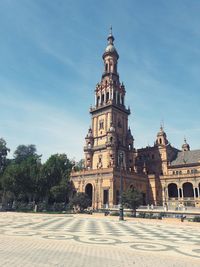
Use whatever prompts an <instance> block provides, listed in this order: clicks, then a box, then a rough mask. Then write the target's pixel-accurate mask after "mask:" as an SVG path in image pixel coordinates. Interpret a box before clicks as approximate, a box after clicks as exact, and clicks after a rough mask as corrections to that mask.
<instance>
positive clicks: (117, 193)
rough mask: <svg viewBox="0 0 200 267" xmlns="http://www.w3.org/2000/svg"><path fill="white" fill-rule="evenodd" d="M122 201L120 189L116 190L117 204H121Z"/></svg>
mask: <svg viewBox="0 0 200 267" xmlns="http://www.w3.org/2000/svg"><path fill="white" fill-rule="evenodd" d="M119 201H120V194H119V190H117V191H116V205H118V204H119Z"/></svg>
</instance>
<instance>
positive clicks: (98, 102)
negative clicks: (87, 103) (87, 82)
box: [97, 96, 100, 107]
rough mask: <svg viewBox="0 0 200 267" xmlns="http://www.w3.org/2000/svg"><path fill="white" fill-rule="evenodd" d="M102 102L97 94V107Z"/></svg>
mask: <svg viewBox="0 0 200 267" xmlns="http://www.w3.org/2000/svg"><path fill="white" fill-rule="evenodd" d="M99 104H100V96H97V107H98V106H99Z"/></svg>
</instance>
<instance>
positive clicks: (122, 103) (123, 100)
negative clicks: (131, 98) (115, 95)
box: [122, 96, 124, 106]
mask: <svg viewBox="0 0 200 267" xmlns="http://www.w3.org/2000/svg"><path fill="white" fill-rule="evenodd" d="M122 105H123V106H124V97H123V96H122Z"/></svg>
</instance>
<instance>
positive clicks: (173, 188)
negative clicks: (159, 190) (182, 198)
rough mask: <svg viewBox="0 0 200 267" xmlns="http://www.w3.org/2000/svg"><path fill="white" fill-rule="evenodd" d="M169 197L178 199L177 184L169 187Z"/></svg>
mask: <svg viewBox="0 0 200 267" xmlns="http://www.w3.org/2000/svg"><path fill="white" fill-rule="evenodd" d="M168 195H169V198H170V197H178V187H177V185H176V184H174V183H171V184H169V185H168Z"/></svg>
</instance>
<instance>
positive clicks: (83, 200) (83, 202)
mask: <svg viewBox="0 0 200 267" xmlns="http://www.w3.org/2000/svg"><path fill="white" fill-rule="evenodd" d="M70 204H71V205H72V206H75V207H76V208H79V209H80V211H83V210H85V209H87V208H88V207H91V205H92V201H91V199H90V198H89V197H88V195H87V194H85V193H80V192H79V193H76V194H75V195H74V197H73V198H72V199H71V201H70Z"/></svg>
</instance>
